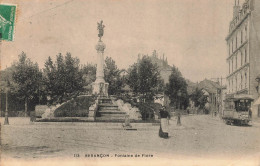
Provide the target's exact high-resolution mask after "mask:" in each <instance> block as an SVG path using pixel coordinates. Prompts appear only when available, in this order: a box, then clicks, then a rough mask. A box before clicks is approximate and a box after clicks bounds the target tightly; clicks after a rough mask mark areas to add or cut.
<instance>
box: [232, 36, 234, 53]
mask: <svg viewBox="0 0 260 166" xmlns="http://www.w3.org/2000/svg"><path fill="white" fill-rule="evenodd" d="M233 52H234V48H233V39H232V53H233Z"/></svg>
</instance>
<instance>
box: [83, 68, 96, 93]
mask: <svg viewBox="0 0 260 166" xmlns="http://www.w3.org/2000/svg"><path fill="white" fill-rule="evenodd" d="M96 70H97V67H96V65H93V64H87V65H84V66H83V67H82V69H81V71H82V73H83V78H84V80H85V84H84V89H85V90H86V91H87V92H91V88H92V86H91V83H93V82H94V81H95V80H96Z"/></svg>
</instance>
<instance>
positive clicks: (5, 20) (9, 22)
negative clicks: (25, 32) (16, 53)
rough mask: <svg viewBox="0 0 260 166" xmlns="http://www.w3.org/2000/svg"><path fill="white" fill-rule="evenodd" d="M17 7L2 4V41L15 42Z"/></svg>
mask: <svg viewBox="0 0 260 166" xmlns="http://www.w3.org/2000/svg"><path fill="white" fill-rule="evenodd" d="M15 14H16V5H14V4H0V32H1V33H2V40H7V41H13V40H14V30H15V29H14V26H15Z"/></svg>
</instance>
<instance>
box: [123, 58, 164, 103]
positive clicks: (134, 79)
mask: <svg viewBox="0 0 260 166" xmlns="http://www.w3.org/2000/svg"><path fill="white" fill-rule="evenodd" d="M162 83H163V81H162V79H161V77H160V73H159V70H158V67H157V65H156V64H153V63H152V62H151V60H150V58H149V57H146V56H144V57H143V58H142V59H141V60H140V62H139V63H138V64H134V65H132V66H131V67H130V69H129V76H128V84H129V86H130V87H131V88H132V90H133V91H134V92H135V93H137V94H141V97H142V98H141V99H142V101H143V102H146V101H152V100H153V98H154V96H155V95H156V93H158V92H159V90H160V88H159V87H163V86H162Z"/></svg>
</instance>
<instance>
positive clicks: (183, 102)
mask: <svg viewBox="0 0 260 166" xmlns="http://www.w3.org/2000/svg"><path fill="white" fill-rule="evenodd" d="M187 86H188V85H187V83H186V81H185V79H184V78H183V77H182V74H181V72H180V71H179V70H178V69H177V68H176V67H175V66H173V67H172V73H171V75H170V76H169V83H168V84H166V90H165V94H166V95H168V96H169V98H170V100H171V104H172V105H175V107H176V108H179V109H180V108H181V107H185V108H186V107H187V106H188V92H187Z"/></svg>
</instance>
